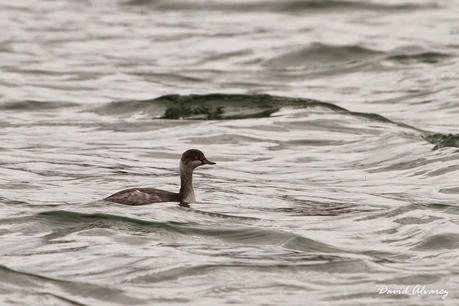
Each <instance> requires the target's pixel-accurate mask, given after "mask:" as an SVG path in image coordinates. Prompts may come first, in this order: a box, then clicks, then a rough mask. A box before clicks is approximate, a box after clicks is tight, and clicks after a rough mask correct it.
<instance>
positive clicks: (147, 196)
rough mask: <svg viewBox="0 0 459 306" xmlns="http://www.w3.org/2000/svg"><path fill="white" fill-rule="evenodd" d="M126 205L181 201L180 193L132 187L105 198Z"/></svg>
mask: <svg viewBox="0 0 459 306" xmlns="http://www.w3.org/2000/svg"><path fill="white" fill-rule="evenodd" d="M104 200H105V201H110V202H115V203H119V204H124V205H145V204H151V203H159V202H180V198H179V194H178V193H174V192H169V191H165V190H161V189H156V188H130V189H126V190H122V191H119V192H117V193H114V194H112V195H111V196H108V197H106V198H105V199H104Z"/></svg>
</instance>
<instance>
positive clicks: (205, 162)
mask: <svg viewBox="0 0 459 306" xmlns="http://www.w3.org/2000/svg"><path fill="white" fill-rule="evenodd" d="M202 164H203V165H215V163H214V162H213V161H210V160H208V159H207V158H204V159H203V160H202Z"/></svg>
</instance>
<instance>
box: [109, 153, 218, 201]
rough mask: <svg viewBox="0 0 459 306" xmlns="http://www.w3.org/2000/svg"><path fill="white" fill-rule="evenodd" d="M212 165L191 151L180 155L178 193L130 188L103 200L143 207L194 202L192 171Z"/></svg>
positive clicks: (203, 157) (201, 154) (201, 155)
mask: <svg viewBox="0 0 459 306" xmlns="http://www.w3.org/2000/svg"><path fill="white" fill-rule="evenodd" d="M205 164H208V165H214V164H215V163H214V162H211V161H209V160H207V158H206V157H205V156H204V154H203V153H202V152H201V151H199V150H195V149H191V150H188V151H186V152H185V153H183V154H182V158H181V159H180V183H181V184H180V185H181V186H180V192H179V193H175V192H170V191H166V190H161V189H156V188H130V189H126V190H122V191H118V192H117V193H114V194H112V195H111V196H108V197H106V198H105V199H104V200H105V201H109V202H115V203H119V204H124V205H145V204H151V203H159V202H180V203H181V204H187V203H192V202H195V201H196V198H195V195H194V189H193V170H194V169H195V168H197V167H199V166H201V165H205Z"/></svg>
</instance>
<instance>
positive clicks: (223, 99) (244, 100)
mask: <svg viewBox="0 0 459 306" xmlns="http://www.w3.org/2000/svg"><path fill="white" fill-rule="evenodd" d="M315 107H320V108H325V109H328V110H330V111H334V112H337V113H342V114H346V115H350V116H353V117H358V118H362V119H365V120H369V121H373V122H381V123H386V124H389V125H394V126H397V127H399V128H402V129H408V130H410V131H412V132H414V133H416V134H418V135H419V137H420V138H421V139H424V140H426V141H427V142H429V143H431V144H433V145H434V149H435V150H437V149H440V148H444V147H457V148H459V134H442V133H434V132H430V131H426V130H423V129H420V128H417V127H414V126H410V125H408V124H405V123H403V122H397V121H394V120H391V119H389V118H386V117H384V116H382V115H379V114H375V113H363V112H356V111H351V110H348V109H345V108H343V107H340V106H338V105H335V104H332V103H328V102H322V101H318V100H314V99H304V98H291V97H282V96H272V95H266V94H262V95H244V94H204V95H166V96H161V97H158V98H154V99H149V100H138V101H119V102H111V103H109V104H105V105H102V106H100V107H96V108H92V109H89V110H87V111H91V112H95V113H97V114H101V115H117V116H118V115H133V114H137V113H142V114H144V115H146V116H148V117H150V118H156V119H172V120H176V119H190V120H228V119H249V118H262V117H270V116H271V115H272V114H274V113H276V112H277V111H279V110H280V109H282V108H315Z"/></svg>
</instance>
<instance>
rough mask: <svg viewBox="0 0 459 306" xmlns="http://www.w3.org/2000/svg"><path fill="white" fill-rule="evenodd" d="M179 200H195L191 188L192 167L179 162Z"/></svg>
mask: <svg viewBox="0 0 459 306" xmlns="http://www.w3.org/2000/svg"><path fill="white" fill-rule="evenodd" d="M179 196H180V202H181V203H192V202H196V198H195V196H194V189H193V168H190V167H186V166H184V165H183V163H182V162H180V193H179Z"/></svg>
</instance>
